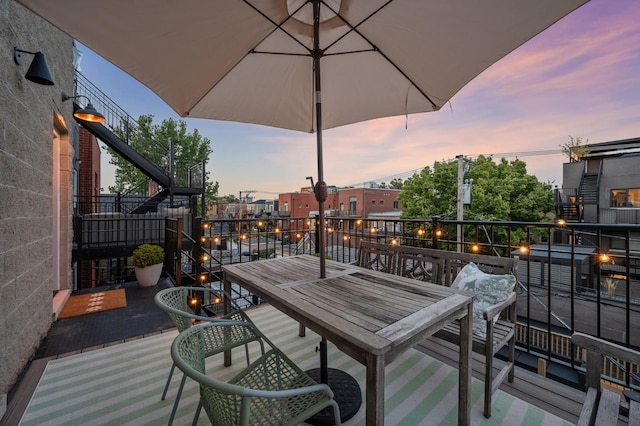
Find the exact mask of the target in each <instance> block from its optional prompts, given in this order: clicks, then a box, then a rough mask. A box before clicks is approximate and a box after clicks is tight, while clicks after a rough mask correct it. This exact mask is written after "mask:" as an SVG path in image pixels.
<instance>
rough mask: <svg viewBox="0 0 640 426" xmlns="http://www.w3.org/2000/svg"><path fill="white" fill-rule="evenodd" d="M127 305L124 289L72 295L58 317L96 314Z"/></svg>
mask: <svg viewBox="0 0 640 426" xmlns="http://www.w3.org/2000/svg"><path fill="white" fill-rule="evenodd" d="M126 306H127V298H126V295H125V292H124V289H123V288H121V289H118V290H109V291H101V292H99V293H90V294H81V295H78V296H71V297H70V298H69V300H67V303H65V305H64V308H62V312H60V315H59V316H58V319H63V318H71V317H78V316H80V315H87V314H94V313H96V312H102V311H109V310H111V309H118V308H124V307H126Z"/></svg>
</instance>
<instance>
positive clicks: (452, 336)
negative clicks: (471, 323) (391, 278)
mask: <svg viewBox="0 0 640 426" xmlns="http://www.w3.org/2000/svg"><path fill="white" fill-rule="evenodd" d="M471 262H473V263H475V264H476V265H477V266H478V268H479V269H480V270H482V271H483V272H486V273H490V274H513V275H515V277H516V281H517V277H518V258H517V257H515V258H508V257H498V256H487V255H479V254H471V253H458V252H451V251H446V250H437V249H430V248H422V247H410V246H402V245H390V244H378V243H373V242H369V241H361V242H360V248H359V251H358V262H357V264H358V265H359V266H362V267H368V268H371V269H377V270H384V271H385V272H390V271H391V272H393V270H394V268H395V272H394V273H396V274H397V275H401V276H404V277H410V278H414V279H418V280H421V281H426V282H431V283H435V284H440V285H445V286H451V284H452V283H453V281H454V280H455V277H456V276H457V275H458V273H459V272H460V271H461V270H462V268H463V267H464V266H465V265H466V264H468V263H471ZM516 285H517V284H516ZM496 317H498V318H499V319H498V320H497V321H495V322H494V318H496ZM483 319H484V321H485V324H486V337H484V338H483V337H481V336H478V335H476V334H474V335H473V343H472V350H473V352H475V353H478V354H481V355H484V357H485V380H484V383H485V387H484V395H485V397H484V416H485V417H486V418H489V417H491V405H492V398H493V394H494V393H495V392H496V390H497V389H498V388H499V387H500V385H501V384H502V383H503V382H504V380H505V378H506V379H508V380H509V382H513V379H514V366H515V361H514V359H515V328H516V293H515V291H514V292H513V294H512V295H511V296H510V297H509V298H508V299H507V300H505V301H504V302H502V303H499V304H496V305H493V306H491V307H489V308H487V309H486V310H485V311H484V312H483ZM434 336H435V337H437V338H440V339H443V340H446V341H448V342H451V343H454V344H456V345H457V344H459V343H460V342H459V341H460V325H459V324H458V323H457V322H454V323H451V324H448V325H447V326H445V327H444V328H443V329H442V330H440V331H438V332H437V333H436V334H434ZM487 342H490V343H489V344H487ZM505 345H507V346H508V358H507V361H506V363H505V365H504V366H503V367H502V368H500V370H499V371H498V373H497V374H496V375H495V377H494V374H493V367H494V362H493V361H494V358H495V356H496V354H497V353H498V352H499V351H500V350H501V349H502V348H503V347H504V346H505Z"/></svg>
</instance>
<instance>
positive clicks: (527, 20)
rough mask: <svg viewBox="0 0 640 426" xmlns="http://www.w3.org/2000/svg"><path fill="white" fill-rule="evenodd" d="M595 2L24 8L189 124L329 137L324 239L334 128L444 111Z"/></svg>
mask: <svg viewBox="0 0 640 426" xmlns="http://www.w3.org/2000/svg"><path fill="white" fill-rule="evenodd" d="M587 1H588V0H535V1H531V0H483V1H478V0H447V1H443V0H216V1H211V0H190V1H189V2H186V3H185V2H176V1H160V2H159V1H157V0H138V1H130V0H95V1H86V0H56V1H50V0H18V2H19V3H21V4H23V5H24V6H26V7H27V8H29V9H31V10H32V11H33V12H35V13H36V14H38V15H40V16H42V17H43V18H44V19H46V20H48V21H49V22H51V23H52V24H53V25H55V26H57V27H58V28H60V29H61V30H63V31H64V32H66V33H68V34H69V35H70V36H72V37H73V38H74V39H76V40H78V41H80V42H81V43H83V44H84V45H86V46H88V47H89V48H90V49H92V50H93V51H95V52H96V53H98V54H99V55H101V56H103V57H104V58H105V59H107V60H109V61H110V62H112V63H113V64H114V65H116V66H118V67H119V68H121V69H122V70H123V71H125V72H127V73H129V74H130V75H131V76H132V77H134V78H135V79H137V80H138V81H140V82H141V83H142V84H144V85H146V86H147V87H148V88H149V89H151V90H153V91H154V92H155V93H156V94H158V95H159V96H160V97H161V98H162V99H163V100H164V101H165V102H166V103H167V104H168V105H170V106H171V107H172V108H173V109H174V110H175V111H176V112H177V113H178V114H179V115H180V116H183V117H197V118H210V119H216V120H229V121H238V122H246V123H255V124H262V125H266V126H273V127H279V128H284V129H292V130H299V131H304V132H316V133H317V143H316V145H317V163H318V179H317V183H316V185H315V193H316V198H317V200H318V202H319V217H320V223H319V227H320V229H321V230H322V229H324V222H325V221H324V200H325V199H326V184H325V180H324V171H323V154H322V147H323V141H322V130H323V129H329V128H333V127H336V126H342V125H346V124H350V123H356V122H360V121H364V120H370V119H374V118H379V117H387V116H395V115H408V114H412V113H419V112H428V111H437V110H439V109H440V108H441V107H442V106H443V105H444V104H445V103H446V102H447V101H448V100H449V99H450V98H451V97H452V96H453V95H454V94H455V93H456V92H458V91H459V90H460V89H461V88H462V87H463V86H464V85H465V84H467V83H468V82H469V81H471V80H472V79H473V78H474V77H476V76H477V75H478V74H479V73H481V72H482V71H483V70H485V69H486V68H487V67H489V66H490V65H491V64H493V63H494V62H496V61H497V60H499V59H500V58H502V57H503V56H505V55H506V54H508V53H509V52H511V51H512V50H514V49H515V48H517V47H518V46H520V45H522V44H523V43H525V42H526V41H527V40H529V39H530V38H532V37H533V36H535V35H536V34H538V33H539V32H541V31H543V30H544V29H545V28H547V27H548V26H550V25H552V24H553V23H554V22H556V21H557V20H559V19H560V18H562V17H563V16H565V15H566V14H568V13H570V12H571V11H573V10H574V9H576V8H578V7H579V6H581V5H582V4H584V3H586V2H587ZM319 235H320V236H321V237H320V241H319V248H320V253H325V236H324V232H319ZM320 275H321V277H324V276H325V261H324V256H320Z"/></svg>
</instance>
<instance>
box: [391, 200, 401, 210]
mask: <svg viewBox="0 0 640 426" xmlns="http://www.w3.org/2000/svg"><path fill="white" fill-rule="evenodd" d="M393 208H394V209H399V208H400V204H399V203H398V202H397V201H394V202H393Z"/></svg>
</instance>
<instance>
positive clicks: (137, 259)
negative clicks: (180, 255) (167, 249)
mask: <svg viewBox="0 0 640 426" xmlns="http://www.w3.org/2000/svg"><path fill="white" fill-rule="evenodd" d="M162 262H164V249H163V248H162V247H160V246H158V245H155V244H142V245H140V246H138V248H137V249H135V250H134V251H133V255H132V256H131V263H133V266H137V267H139V268H144V267H146V266H151V265H155V264H158V263H162Z"/></svg>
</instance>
